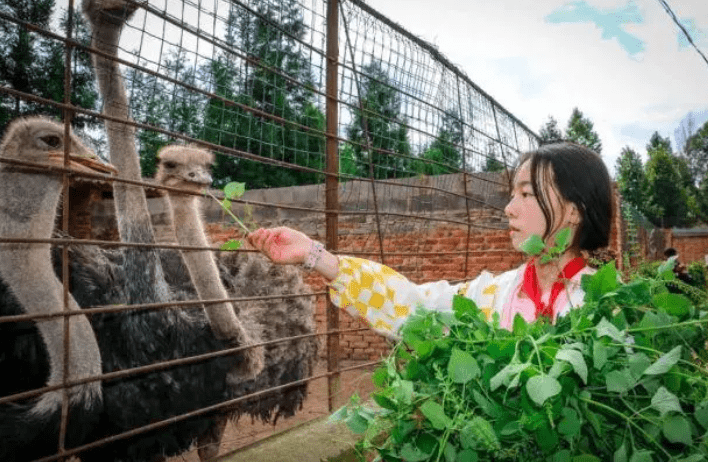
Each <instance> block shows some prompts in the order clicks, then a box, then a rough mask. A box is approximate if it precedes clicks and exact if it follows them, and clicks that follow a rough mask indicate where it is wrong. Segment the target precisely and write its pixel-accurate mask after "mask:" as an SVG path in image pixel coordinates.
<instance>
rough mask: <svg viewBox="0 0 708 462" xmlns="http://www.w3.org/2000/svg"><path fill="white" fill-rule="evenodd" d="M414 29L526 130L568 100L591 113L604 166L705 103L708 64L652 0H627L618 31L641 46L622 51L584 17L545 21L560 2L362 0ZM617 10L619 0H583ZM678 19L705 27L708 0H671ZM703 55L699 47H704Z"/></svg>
mask: <svg viewBox="0 0 708 462" xmlns="http://www.w3.org/2000/svg"><path fill="white" fill-rule="evenodd" d="M368 3H369V4H370V5H371V6H372V7H373V8H375V9H377V10H379V11H381V12H382V13H383V14H385V15H386V16H388V17H390V18H392V19H393V20H395V21H396V22H398V23H399V24H401V25H403V26H404V27H405V28H407V29H408V30H409V31H411V32H412V33H413V34H415V35H418V36H421V37H422V38H424V39H426V40H429V41H431V42H433V43H434V44H435V45H437V46H438V47H439V49H440V51H441V52H442V53H443V54H444V55H446V56H447V57H448V58H449V59H450V60H451V61H452V62H453V63H455V64H457V65H458V66H459V67H460V68H461V69H462V70H463V71H464V72H465V73H466V74H467V75H468V76H469V77H470V78H471V79H472V81H474V82H475V83H476V84H477V85H479V86H480V87H481V88H482V89H483V90H484V91H486V92H487V93H489V94H490V95H491V96H492V97H493V98H495V99H496V100H497V101H498V102H499V103H500V104H502V105H503V106H504V107H505V108H506V109H507V110H509V111H510V112H511V113H513V114H514V115H516V116H517V117H519V118H520V119H521V120H522V121H523V122H524V123H526V124H527V125H528V126H529V127H530V128H531V129H533V130H538V129H539V128H540V127H541V125H542V124H543V123H544V122H545V121H546V120H547V118H548V116H549V115H553V116H554V117H555V118H556V119H557V120H558V121H559V123H560V124H562V125H565V123H566V121H567V119H568V117H569V116H570V113H571V111H572V109H573V107H576V106H577V107H578V108H580V110H581V111H582V112H583V113H584V114H585V115H586V116H588V117H590V118H591V119H592V120H593V122H594V124H595V129H596V131H597V132H598V133H599V135H600V137H601V139H602V141H603V156H604V158H605V161H606V164H607V165H608V167H609V168H610V169H611V171H612V170H613V169H614V164H615V159H616V157H617V156H618V155H619V153H620V151H621V149H622V147H623V146H625V145H629V146H631V147H633V148H634V149H637V150H638V151H640V152H643V151H644V147H645V145H646V143H647V141H648V137H647V136H646V134H647V133H648V134H649V135H651V133H653V132H654V131H659V133H661V134H662V136H673V130H674V128H675V127H676V126H678V124H679V122H680V120H681V119H682V118H683V117H684V116H685V115H686V114H687V113H688V112H689V111H692V110H693V111H700V110H705V109H708V65H707V64H706V63H705V62H704V61H703V60H702V59H701V57H700V56H699V55H698V54H697V53H696V52H695V50H693V49H692V48H688V47H680V45H679V42H678V40H677V33H678V28H677V26H676V25H675V24H674V23H673V21H672V20H671V18H670V17H669V16H668V15H667V14H666V12H665V11H664V10H663V8H662V7H661V5H660V4H659V3H658V2H656V1H655V0H635V4H636V6H637V8H638V10H639V11H640V13H641V15H642V17H643V22H642V23H641V24H626V25H624V26H623V28H624V30H625V31H626V32H627V33H629V34H631V35H633V36H636V37H638V38H639V39H641V40H642V41H644V43H645V49H644V52H643V53H642V54H641V55H637V56H634V57H632V56H630V54H629V53H628V52H627V51H626V49H624V48H623V47H622V46H621V45H620V43H618V42H617V40H616V39H609V40H603V39H602V37H601V36H602V31H601V30H600V29H598V28H597V27H596V26H595V25H594V24H592V23H562V24H549V23H547V22H546V21H544V18H545V17H546V16H547V15H548V14H549V13H551V12H552V11H554V10H556V9H558V8H559V7H561V6H562V5H564V2H563V1H557V0H541V1H537V2H525V1H522V0H501V1H495V2H467V1H463V0H438V1H436V2H430V1H423V0H368ZM587 3H588V4H590V5H591V6H592V7H594V8H598V9H605V10H613V9H619V8H624V7H626V6H627V4H628V1H625V0H620V1H616V0H587ZM670 4H671V6H672V8H673V9H674V12H675V13H676V15H677V16H678V17H679V18H682V19H686V18H692V19H693V20H694V24H695V26H696V27H697V28H698V29H700V30H703V31H708V2H695V1H693V0H674V1H672V2H670ZM703 46H704V48H703V51H704V53H705V54H708V44H703Z"/></svg>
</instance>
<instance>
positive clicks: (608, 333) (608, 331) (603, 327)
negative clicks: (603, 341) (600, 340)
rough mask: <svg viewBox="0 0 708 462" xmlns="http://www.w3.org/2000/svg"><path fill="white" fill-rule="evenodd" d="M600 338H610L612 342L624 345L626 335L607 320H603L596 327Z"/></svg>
mask: <svg viewBox="0 0 708 462" xmlns="http://www.w3.org/2000/svg"><path fill="white" fill-rule="evenodd" d="M595 329H596V331H597V336H598V337H610V338H611V339H612V340H614V341H616V342H620V343H624V334H623V333H622V332H620V330H619V329H617V327H616V326H615V325H614V324H612V323H611V322H610V321H608V320H607V319H605V318H602V319H601V320H600V322H598V323H597V326H596V327H595Z"/></svg>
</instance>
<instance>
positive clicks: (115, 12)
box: [82, 0, 262, 375]
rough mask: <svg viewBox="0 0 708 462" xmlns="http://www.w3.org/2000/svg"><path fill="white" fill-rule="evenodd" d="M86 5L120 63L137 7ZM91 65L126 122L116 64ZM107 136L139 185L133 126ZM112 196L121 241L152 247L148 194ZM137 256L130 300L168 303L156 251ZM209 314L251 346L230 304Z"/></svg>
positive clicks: (226, 334) (112, 127) (251, 365)
mask: <svg viewBox="0 0 708 462" xmlns="http://www.w3.org/2000/svg"><path fill="white" fill-rule="evenodd" d="M82 6H83V12H84V15H85V16H86V17H87V18H88V20H89V22H90V23H91V29H92V41H91V44H92V46H93V47H94V48H96V49H98V50H100V51H102V52H104V53H106V55H107V56H109V57H113V58H117V56H118V53H117V52H118V41H119V39H120V33H121V30H122V28H123V25H124V22H125V21H127V19H128V18H129V17H130V16H132V14H133V13H134V12H135V10H136V8H137V6H135V5H133V4H129V3H127V2H126V1H125V0H84V1H83V5H82ZM93 62H94V68H95V70H96V75H97V79H98V85H99V91H100V93H101V95H102V96H103V112H104V113H105V114H108V115H110V116H112V117H114V118H116V119H118V120H128V118H129V114H128V100H127V96H126V92H125V86H124V84H123V77H122V75H121V73H120V69H119V68H118V64H117V62H116V61H115V60H114V59H110V58H107V57H105V56H102V55H98V54H94V55H93ZM106 132H107V135H108V149H109V152H110V156H111V163H112V164H113V165H114V166H115V167H116V168H117V169H118V171H119V172H120V175H121V176H123V177H125V178H129V179H133V180H140V179H141V175H140V158H139V156H138V154H137V152H136V150H135V130H134V129H133V127H131V126H129V125H127V124H124V123H120V122H116V121H114V120H106ZM113 195H114V200H115V207H116V215H117V218H118V233H119V236H120V239H121V241H123V242H137V243H146V244H154V243H155V234H154V231H153V229H152V224H151V222H150V214H149V212H148V206H147V199H146V197H145V191H144V190H143V189H142V188H141V187H140V186H135V185H129V184H125V183H116V184H114V187H113ZM139 253H140V257H139V258H136V259H134V260H131V261H127V262H126V264H133V265H134V266H133V267H132V268H130V271H135V272H136V274H140V273H143V277H142V278H136V284H135V285H134V287H133V288H132V293H131V299H133V300H135V303H140V302H143V303H144V302H149V301H155V302H160V301H162V302H167V301H169V300H170V297H171V295H170V290H169V287H168V285H167V282H166V280H165V277H164V272H163V268H162V265H161V262H160V260H159V256H158V252H156V251H141V252H139ZM141 281H142V282H141ZM206 311H207V315H208V317H209V319H210V321H211V327H212V329H213V330H214V333H215V335H217V336H218V337H219V338H220V339H225V340H228V341H230V342H231V343H232V344H234V345H243V344H249V343H252V340H251V339H250V337H249V334H248V333H247V332H246V331H245V330H244V329H243V326H241V325H240V323H239V320H238V319H237V318H236V316H235V314H234V311H233V310H232V309H229V307H228V306H227V305H226V304H217V305H209V306H207V307H206ZM244 366H245V368H246V369H248V374H249V375H255V373H257V372H258V371H259V368H260V367H262V351H261V350H259V349H252V350H248V352H247V353H246V358H245V362H244Z"/></svg>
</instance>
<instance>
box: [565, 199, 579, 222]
mask: <svg viewBox="0 0 708 462" xmlns="http://www.w3.org/2000/svg"><path fill="white" fill-rule="evenodd" d="M581 219H582V215H581V213H580V210H578V206H577V205H575V204H573V203H571V204H570V210H569V211H568V215H567V221H568V223H569V224H571V225H574V226H578V225H579V224H580V220H581Z"/></svg>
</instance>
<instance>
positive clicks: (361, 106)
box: [342, 11, 386, 264]
mask: <svg viewBox="0 0 708 462" xmlns="http://www.w3.org/2000/svg"><path fill="white" fill-rule="evenodd" d="M342 22H343V25H344V33H345V34H346V44H347V48H348V49H349V54H350V55H351V58H352V74H353V77H354V82H355V83H356V90H357V93H358V94H359V110H360V111H361V125H362V127H361V128H362V131H363V133H364V138H366V150H367V153H368V154H369V174H370V175H371V178H369V181H370V182H371V195H372V198H373V200H374V218H375V219H376V234H377V236H378V238H379V258H381V263H382V264H385V263H386V260H385V254H384V243H383V233H382V232H381V215H380V214H379V203H378V200H377V198H376V176H375V175H374V154H373V153H374V150H375V149H376V147H374V143H373V141H372V139H371V133H370V132H369V123H368V119H367V114H368V113H369V112H371V111H370V110H369V109H368V108H365V107H364V104H363V103H362V92H361V82H360V81H359V77H358V74H357V68H356V57H355V56H354V50H352V43H351V40H349V26H348V25H347V18H346V16H345V15H344V11H342Z"/></svg>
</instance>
